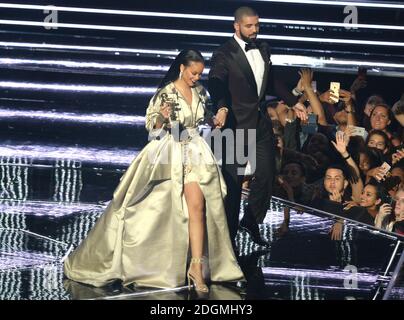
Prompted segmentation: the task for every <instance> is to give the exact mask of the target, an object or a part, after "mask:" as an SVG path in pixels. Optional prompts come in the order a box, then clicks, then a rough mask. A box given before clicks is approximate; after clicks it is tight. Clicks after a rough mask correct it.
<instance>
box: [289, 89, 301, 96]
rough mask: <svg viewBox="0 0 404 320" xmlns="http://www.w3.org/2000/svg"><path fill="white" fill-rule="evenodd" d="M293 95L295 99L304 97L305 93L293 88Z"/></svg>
mask: <svg viewBox="0 0 404 320" xmlns="http://www.w3.org/2000/svg"><path fill="white" fill-rule="evenodd" d="M292 93H293V95H294V96H295V97H301V96H302V95H303V92H301V91H300V90H299V89H297V88H293V90H292Z"/></svg>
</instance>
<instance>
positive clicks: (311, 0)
mask: <svg viewBox="0 0 404 320" xmlns="http://www.w3.org/2000/svg"><path fill="white" fill-rule="evenodd" d="M253 1H256V2H275V3H294V4H315V5H319V4H323V5H329V6H344V7H345V6H355V7H366V8H383V9H386V8H387V9H404V4H399V3H397V2H390V3H388V2H361V1H335V0H332V1H326V0H253Z"/></svg>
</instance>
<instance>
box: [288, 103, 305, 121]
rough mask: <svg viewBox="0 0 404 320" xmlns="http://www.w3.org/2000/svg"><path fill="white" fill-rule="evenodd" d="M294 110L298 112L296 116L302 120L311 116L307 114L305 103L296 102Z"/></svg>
mask: <svg viewBox="0 0 404 320" xmlns="http://www.w3.org/2000/svg"><path fill="white" fill-rule="evenodd" d="M292 109H293V111H294V112H295V114H296V117H298V118H299V119H300V120H302V121H307V119H308V118H309V117H308V116H307V109H306V107H305V106H304V104H302V103H296V104H295V105H294V106H293V107H292Z"/></svg>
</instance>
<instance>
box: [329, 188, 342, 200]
mask: <svg viewBox="0 0 404 320" xmlns="http://www.w3.org/2000/svg"><path fill="white" fill-rule="evenodd" d="M330 200H331V201H335V202H341V201H342V193H341V192H338V191H337V190H334V191H333V192H332V193H331V194H330Z"/></svg>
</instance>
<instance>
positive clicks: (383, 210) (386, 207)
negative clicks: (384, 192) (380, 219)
mask: <svg viewBox="0 0 404 320" xmlns="http://www.w3.org/2000/svg"><path fill="white" fill-rule="evenodd" d="M391 211H392V207H391V206H390V204H388V203H383V204H382V205H381V206H380V208H379V212H378V214H379V215H381V216H387V215H389V214H390V213H391Z"/></svg>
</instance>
